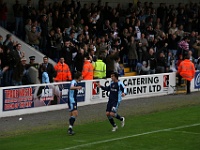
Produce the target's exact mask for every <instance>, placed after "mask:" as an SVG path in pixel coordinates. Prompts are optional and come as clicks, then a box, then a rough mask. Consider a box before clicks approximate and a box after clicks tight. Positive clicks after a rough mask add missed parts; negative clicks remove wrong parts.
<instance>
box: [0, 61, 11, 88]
mask: <svg viewBox="0 0 200 150" xmlns="http://www.w3.org/2000/svg"><path fill="white" fill-rule="evenodd" d="M8 69H9V67H8V66H5V67H3V68H2V65H1V59H0V87H2V86H3V85H2V79H3V74H4V73H5V72H6V71H7V70H8Z"/></svg>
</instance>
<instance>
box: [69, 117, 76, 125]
mask: <svg viewBox="0 0 200 150" xmlns="http://www.w3.org/2000/svg"><path fill="white" fill-rule="evenodd" d="M75 120H76V119H75V117H74V116H71V117H70V118H69V124H70V125H71V126H73V125H74V122H75Z"/></svg>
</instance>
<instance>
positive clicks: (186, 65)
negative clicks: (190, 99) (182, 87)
mask: <svg viewBox="0 0 200 150" xmlns="http://www.w3.org/2000/svg"><path fill="white" fill-rule="evenodd" d="M177 73H178V74H180V76H181V77H183V78H184V79H185V80H186V81H187V93H186V94H190V82H191V80H192V79H193V78H194V75H195V67H194V64H193V63H192V62H191V61H190V60H189V57H188V55H186V56H185V60H183V61H182V62H181V63H180V65H179V67H178V72H177Z"/></svg>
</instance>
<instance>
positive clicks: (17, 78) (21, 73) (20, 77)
mask: <svg viewBox="0 0 200 150" xmlns="http://www.w3.org/2000/svg"><path fill="white" fill-rule="evenodd" d="M29 67H30V65H28V64H26V58H25V57H23V58H21V62H19V63H18V64H17V65H16V67H15V68H14V70H13V78H12V79H13V85H14V86H18V85H27V84H31V78H30V76H29V74H28V69H29Z"/></svg>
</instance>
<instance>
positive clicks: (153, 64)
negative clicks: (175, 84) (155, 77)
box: [148, 48, 157, 74]
mask: <svg viewBox="0 0 200 150" xmlns="http://www.w3.org/2000/svg"><path fill="white" fill-rule="evenodd" d="M148 62H149V63H150V64H149V66H150V70H149V73H150V74H155V73H156V68H157V59H156V56H155V53H154V50H153V48H150V49H149V55H148Z"/></svg>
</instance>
